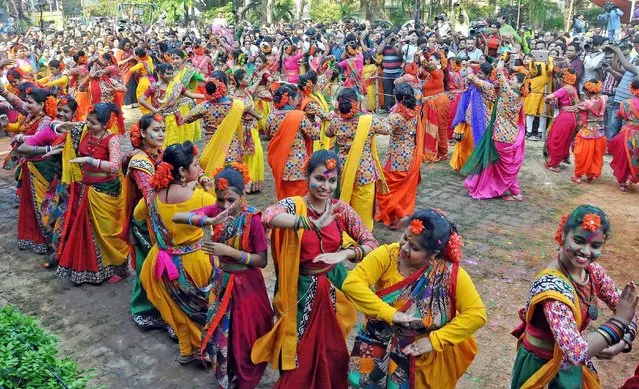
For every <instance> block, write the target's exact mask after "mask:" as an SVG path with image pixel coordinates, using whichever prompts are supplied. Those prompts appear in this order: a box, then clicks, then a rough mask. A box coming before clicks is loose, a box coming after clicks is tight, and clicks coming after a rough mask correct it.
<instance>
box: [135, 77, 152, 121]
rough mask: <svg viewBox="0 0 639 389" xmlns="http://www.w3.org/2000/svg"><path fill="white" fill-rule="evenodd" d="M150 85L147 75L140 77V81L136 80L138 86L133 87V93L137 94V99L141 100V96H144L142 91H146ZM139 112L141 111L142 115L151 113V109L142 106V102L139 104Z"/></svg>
mask: <svg viewBox="0 0 639 389" xmlns="http://www.w3.org/2000/svg"><path fill="white" fill-rule="evenodd" d="M150 85H151V81H149V77H142V78H140V82H138V86H137V88H135V95H136V96H137V98H138V101H140V100H142V96H144V92H146V90H147V89H148V88H149V86H150ZM140 112H142V115H146V114H147V113H151V111H149V110H148V109H146V108H144V106H143V105H142V104H140Z"/></svg>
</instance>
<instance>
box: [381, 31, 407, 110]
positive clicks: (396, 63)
mask: <svg viewBox="0 0 639 389" xmlns="http://www.w3.org/2000/svg"><path fill="white" fill-rule="evenodd" d="M377 54H382V56H383V57H382V67H383V72H382V77H383V78H382V85H383V86H384V110H385V111H389V110H390V109H391V107H392V106H393V105H394V104H395V97H394V96H393V90H394V89H395V80H396V79H397V78H399V77H400V76H401V75H402V64H403V60H402V52H401V50H400V48H399V47H398V40H397V36H396V35H395V33H394V32H393V31H386V33H384V39H383V40H382V41H381V42H380V44H379V45H378V46H377Z"/></svg>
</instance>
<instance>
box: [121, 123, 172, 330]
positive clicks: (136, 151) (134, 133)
mask: <svg viewBox="0 0 639 389" xmlns="http://www.w3.org/2000/svg"><path fill="white" fill-rule="evenodd" d="M165 134H166V129H165V127H164V118H163V117H162V115H159V114H155V115H151V114H147V115H144V116H142V117H141V118H140V120H139V121H138V122H137V123H136V124H135V125H133V127H131V129H130V130H129V136H130V138H131V145H132V146H133V150H132V151H131V152H129V153H127V155H126V156H125V157H124V158H123V162H122V172H123V173H124V174H125V176H126V178H125V180H124V182H123V184H124V193H125V202H126V213H125V217H126V219H125V224H124V228H123V230H122V235H121V236H122V238H123V239H126V240H128V241H129V242H130V245H131V250H129V252H130V255H131V265H132V267H133V269H134V270H135V271H136V275H135V280H133V286H132V287H131V300H130V302H129V309H130V311H131V315H132V316H133V321H134V322H135V324H137V325H138V327H140V328H165V327H166V324H165V323H164V321H163V320H162V317H161V316H160V312H158V310H157V309H155V307H154V306H153V304H151V303H150V302H149V300H148V299H147V297H146V292H145V291H144V288H143V287H142V283H141V281H140V272H141V271H142V266H143V265H144V261H145V259H146V256H147V254H148V253H149V250H150V249H151V246H153V239H151V233H150V231H153V228H152V226H150V220H141V221H140V220H136V219H135V218H134V217H133V210H134V209H135V206H136V205H137V204H138V203H139V202H140V200H143V201H147V199H148V197H149V193H150V192H151V190H152V187H151V179H152V178H153V175H154V174H155V168H156V166H158V165H159V164H160V162H162V143H164V137H165Z"/></svg>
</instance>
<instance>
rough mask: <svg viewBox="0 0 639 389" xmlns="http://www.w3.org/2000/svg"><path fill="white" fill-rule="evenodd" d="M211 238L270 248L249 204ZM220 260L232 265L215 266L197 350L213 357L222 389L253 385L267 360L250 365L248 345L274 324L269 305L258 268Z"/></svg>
mask: <svg viewBox="0 0 639 389" xmlns="http://www.w3.org/2000/svg"><path fill="white" fill-rule="evenodd" d="M221 211H222V210H221V209H220V208H218V207H217V205H213V206H210V207H205V208H202V209H199V210H197V211H193V212H194V213H198V214H203V215H207V216H209V217H215V216H217V215H218V214H219V213H220V212H221ZM213 241H214V242H219V243H224V244H226V245H227V246H230V247H233V248H234V249H236V250H240V251H244V252H247V253H251V254H256V253H264V254H265V255H266V250H267V248H268V247H267V240H266V234H265V232H264V227H263V226H262V221H261V217H260V214H259V212H257V210H256V209H255V208H253V207H250V206H249V207H247V208H246V209H245V210H243V211H242V212H241V213H240V214H239V215H237V216H236V217H234V218H233V219H232V220H230V221H228V222H227V223H225V224H224V225H219V226H216V227H215V228H214V231H213ZM219 260H220V262H222V263H228V264H230V265H231V266H233V268H234V269H235V270H233V271H227V270H225V269H224V265H222V266H219V267H215V269H214V270H213V277H212V281H211V295H210V297H209V308H208V315H207V322H206V325H205V326H204V329H203V331H202V337H203V339H202V346H201V348H200V352H202V353H206V354H208V356H209V358H210V359H211V361H212V362H213V368H214V370H215V378H216V380H217V384H218V386H219V387H220V388H229V387H236V386H234V385H237V387H239V388H255V387H257V385H258V384H259V383H260V380H261V378H262V375H264V370H265V369H266V365H267V363H266V362H262V363H259V364H253V362H252V361H251V350H252V349H253V345H254V344H255V341H256V340H257V339H258V338H260V337H262V336H264V335H266V334H267V333H268V332H269V331H270V330H271V329H272V328H273V309H272V308H271V303H270V301H269V299H268V295H267V292H266V286H265V284H264V278H263V277H262V272H261V270H260V269H258V268H254V267H248V266H241V268H238V265H237V264H238V262H237V260H234V259H231V258H225V257H220V258H219Z"/></svg>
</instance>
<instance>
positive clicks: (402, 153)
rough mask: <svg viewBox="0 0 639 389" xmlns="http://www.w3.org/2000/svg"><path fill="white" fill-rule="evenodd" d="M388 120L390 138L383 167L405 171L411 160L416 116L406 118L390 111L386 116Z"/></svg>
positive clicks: (393, 170)
mask: <svg viewBox="0 0 639 389" xmlns="http://www.w3.org/2000/svg"><path fill="white" fill-rule="evenodd" d="M388 121H389V124H390V128H391V138H390V147H389V149H390V151H389V153H388V159H387V161H386V165H385V169H389V170H390V171H391V172H405V171H407V170H408V169H409V168H410V165H411V163H412V162H413V152H414V151H415V135H416V132H417V117H414V118H412V119H406V118H404V117H403V116H402V115H400V114H398V113H391V114H390V115H389V116H388Z"/></svg>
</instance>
